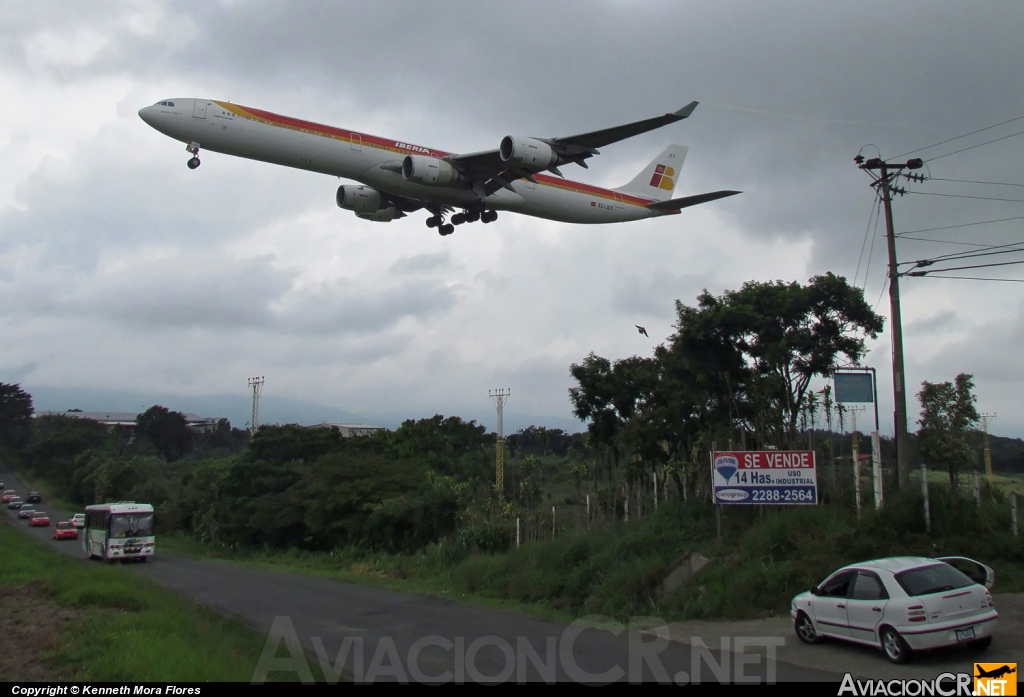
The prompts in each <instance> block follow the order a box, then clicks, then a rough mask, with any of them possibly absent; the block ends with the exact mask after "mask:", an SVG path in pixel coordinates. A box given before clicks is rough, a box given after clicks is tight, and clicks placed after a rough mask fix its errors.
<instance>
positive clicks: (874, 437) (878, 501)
mask: <svg viewBox="0 0 1024 697" xmlns="http://www.w3.org/2000/svg"><path fill="white" fill-rule="evenodd" d="M871 471H872V474H873V475H874V479H875V510H878V509H879V508H881V507H882V504H883V502H884V499H885V496H884V495H883V492H882V488H883V487H882V439H881V438H879V436H878V431H872V432H871Z"/></svg>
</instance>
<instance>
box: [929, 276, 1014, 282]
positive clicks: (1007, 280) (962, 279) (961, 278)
mask: <svg viewBox="0 0 1024 697" xmlns="http://www.w3.org/2000/svg"><path fill="white" fill-rule="evenodd" d="M919 278H953V279H959V280H961V281H1002V282H1004V283H1024V278H982V277H980V276H919Z"/></svg>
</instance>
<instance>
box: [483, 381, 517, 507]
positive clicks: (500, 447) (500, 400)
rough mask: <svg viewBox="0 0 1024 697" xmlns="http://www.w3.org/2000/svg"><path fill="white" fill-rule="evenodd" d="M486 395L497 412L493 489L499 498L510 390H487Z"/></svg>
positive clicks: (503, 481) (503, 465)
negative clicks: (506, 406)
mask: <svg viewBox="0 0 1024 697" xmlns="http://www.w3.org/2000/svg"><path fill="white" fill-rule="evenodd" d="M487 394H488V396H489V397H490V398H491V399H493V400H494V406H495V407H496V408H497V410H498V430H497V435H498V437H497V440H495V442H494V488H495V489H496V490H497V491H498V496H501V495H502V494H503V493H504V492H505V402H507V401H508V398H509V397H511V396H512V390H511V389H508V390H506V389H504V388H502V389H500V390H488V392H487ZM512 493H513V495H514V494H515V492H512ZM513 500H514V498H513Z"/></svg>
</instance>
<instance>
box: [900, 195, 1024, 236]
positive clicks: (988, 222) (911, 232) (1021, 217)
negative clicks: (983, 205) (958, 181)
mask: <svg viewBox="0 0 1024 697" xmlns="http://www.w3.org/2000/svg"><path fill="white" fill-rule="evenodd" d="M908 193H913V192H908ZM1008 220H1024V215H1015V216H1013V217H1012V218H999V219H997V220H980V221H978V222H976V223H961V224H959V225H943V226H942V227H926V228H921V229H920V230H907V231H906V232H899V233H896V236H897V237H903V236H904V235H914V234H917V233H919V232H934V231H936V230H953V229H955V228H962V227H971V226H973V225H991V224H992V223H1005V222H1007V221H1008ZM908 239H909V238H908Z"/></svg>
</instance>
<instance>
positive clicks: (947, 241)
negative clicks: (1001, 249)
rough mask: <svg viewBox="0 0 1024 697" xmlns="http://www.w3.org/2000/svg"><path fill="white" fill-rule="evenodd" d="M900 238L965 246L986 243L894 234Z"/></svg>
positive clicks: (976, 245)
mask: <svg viewBox="0 0 1024 697" xmlns="http://www.w3.org/2000/svg"><path fill="white" fill-rule="evenodd" d="M896 236H897V237H899V238H900V239H901V240H912V241H914V242H939V243H941V244H962V245H964V246H966V247H987V246H988V245H987V244H980V243H978V242H954V241H953V240H936V239H932V238H930V237H904V236H903V235H896Z"/></svg>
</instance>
